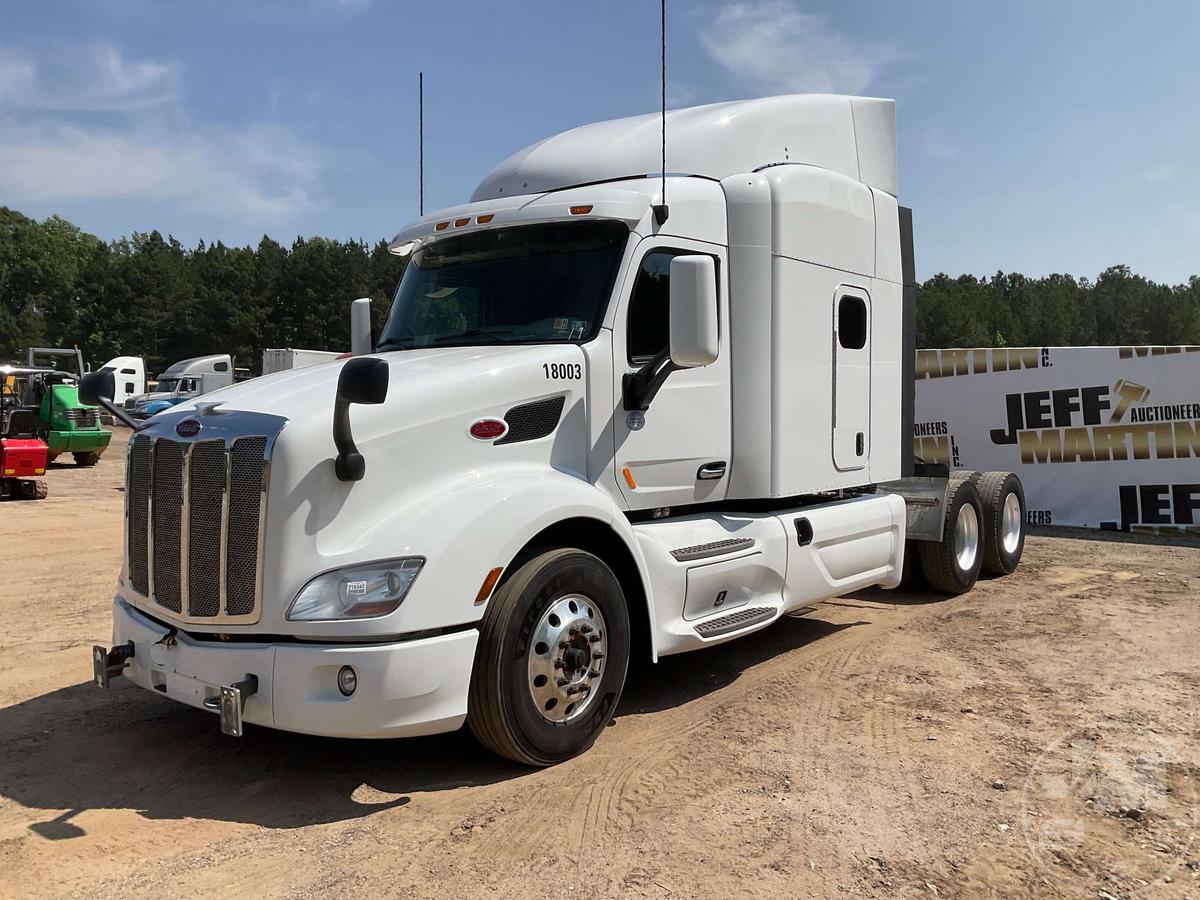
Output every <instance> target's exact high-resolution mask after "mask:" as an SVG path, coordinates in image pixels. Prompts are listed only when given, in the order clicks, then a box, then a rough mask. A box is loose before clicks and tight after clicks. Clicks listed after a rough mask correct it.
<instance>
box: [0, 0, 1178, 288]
mask: <svg viewBox="0 0 1200 900" xmlns="http://www.w3.org/2000/svg"><path fill="white" fill-rule="evenodd" d="M657 10H658V4H657V2H655V0H605V2H598V0H597V2H584V0H527V2H516V0H510V2H507V3H498V2H468V0H443V2H440V3H412V2H405V3H401V2H389V0H290V2H288V0H240V2H238V0H191V2H182V0H180V2H167V0H78V2H67V0H41V2H38V3H20V4H13V5H12V6H11V8H9V9H8V10H7V12H6V14H5V17H4V18H5V25H4V28H3V31H0V205H8V206H12V207H15V208H17V209H20V210H21V211H23V212H25V213H26V214H28V215H33V216H37V217H39V218H40V217H42V216H46V215H49V214H51V213H58V214H59V215H62V216H64V217H66V218H68V219H71V220H72V221H74V222H76V223H77V224H79V225H80V226H82V227H83V228H85V229H87V230H89V231H92V232H94V233H96V234H98V235H100V236H101V237H104V238H112V237H116V236H119V235H122V234H128V233H129V232H131V231H134V230H138V231H146V230H150V229H152V228H158V229H159V230H161V231H163V232H171V233H173V234H174V235H175V236H176V237H178V238H180V239H181V240H183V241H184V242H185V243H187V244H194V243H195V242H196V241H197V240H199V239H201V238H203V239H205V240H208V241H212V240H216V239H221V240H224V241H225V242H226V243H254V242H256V241H257V239H258V237H259V236H260V235H261V234H263V233H267V234H270V235H271V236H272V237H275V238H276V239H278V240H281V241H284V242H290V240H291V239H292V238H294V237H295V236H296V235H298V234H303V235H312V234H323V235H329V236H332V237H340V238H348V237H362V238H365V239H367V240H369V241H374V240H377V239H378V238H380V237H390V236H391V234H393V233H394V232H395V231H396V230H398V228H399V227H400V226H401V225H402V224H404V223H405V222H406V221H407V220H409V219H411V218H414V217H415V215H416V212H417V190H416V187H417V179H416V171H417V165H416V163H417V158H416V91H415V88H416V77H417V72H418V71H421V70H423V71H424V72H425V78H426V154H425V173H426V183H425V200H426V209H435V208H437V207H439V206H448V205H451V204H454V203H458V202H462V201H465V200H466V199H467V198H468V197H469V195H470V193H471V190H472V188H473V187H474V186H475V184H476V183H477V182H478V181H479V179H480V178H481V177H482V176H483V175H484V174H486V173H487V172H488V171H489V170H490V168H491V167H492V165H493V164H494V163H496V162H498V161H499V160H500V159H502V158H503V157H505V156H507V155H508V154H509V153H510V152H512V151H513V150H516V149H518V148H519V147H521V146H524V145H525V144H528V143H530V142H532V141H534V140H537V139H540V138H542V137H545V136H546V135H549V134H553V133H555V132H557V131H561V130H563V129H565V128H569V127H572V126H575V125H579V124H583V123H586V122H590V121H598V120H602V119H607V118H614V117H617V116H622V115H632V114H635V113H641V112H648V111H652V110H654V109H655V108H656V107H657V103H658V90H659V88H658V80H657V79H658V12H657ZM668 15H669V26H668V41H669V48H668V80H669V87H668V96H669V101H670V103H671V105H673V106H682V105H690V104H694V103H704V102H710V101H714V100H723V99H733V98H739V97H750V96H764V95H768V94H772V93H786V92H792V91H809V90H822V91H837V92H845V93H862V94H871V95H875V96H886V97H895V98H896V99H897V101H898V117H899V132H900V153H901V161H900V170H901V180H900V186H901V199H902V201H903V202H905V203H906V204H908V205H911V206H912V207H913V208H914V210H915V219H916V228H917V264H918V270H919V273H920V274H921V275H922V277H924V276H927V275H929V274H932V273H933V272H936V271H946V272H949V273H951V274H958V273H960V272H972V273H975V274H990V273H991V272H994V271H995V270H997V269H1004V270H1018V271H1023V272H1026V273H1027V274H1031V275H1038V274H1044V273H1047V272H1052V271H1058V272H1062V271H1067V272H1071V273H1074V274H1077V275H1089V276H1094V275H1095V274H1097V273H1098V272H1099V271H1100V270H1101V269H1103V268H1104V267H1106V266H1108V265H1112V264H1116V263H1125V264H1128V265H1130V266H1131V267H1133V268H1134V269H1135V270H1137V271H1140V272H1142V273H1144V274H1146V275H1149V276H1151V277H1153V278H1157V279H1160V280H1169V281H1182V280H1184V279H1186V278H1187V277H1188V276H1189V275H1191V274H1194V273H1198V272H1200V178H1197V171H1196V170H1197V165H1196V163H1197V160H1198V159H1200V114H1198V113H1197V110H1198V109H1200V101H1198V100H1197V97H1198V96H1200V66H1197V64H1196V52H1197V51H1196V48H1197V47H1198V46H1200V4H1197V3H1194V2H1191V0H1178V2H1166V0H1164V2H1146V3H1141V4H1131V3H1128V2H1119V3H1118V2H1108V0H1088V2H1084V0H1078V2H1075V3H1067V2H1054V3H1046V2H1014V0H1009V2H1005V3H999V4H996V3H992V4H984V3H975V2H963V3H958V2H950V0H946V2H913V3H903V4H901V3H894V2H856V3H853V4H848V3H834V2H816V0H740V2H739V0H715V2H707V0H703V2H701V0H697V2H686V0H669V13H668ZM668 168H669V161H668Z"/></svg>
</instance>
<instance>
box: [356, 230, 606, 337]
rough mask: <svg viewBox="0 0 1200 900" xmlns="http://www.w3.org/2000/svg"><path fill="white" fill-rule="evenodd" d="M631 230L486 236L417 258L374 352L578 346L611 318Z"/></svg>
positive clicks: (451, 242)
mask: <svg viewBox="0 0 1200 900" xmlns="http://www.w3.org/2000/svg"><path fill="white" fill-rule="evenodd" d="M628 237H629V229H628V228H626V227H625V226H624V225H623V224H621V223H620V222H611V221H608V222H602V221H593V222H558V223H553V224H548V225H523V226H518V227H514V228H504V229H496V230H494V231H480V232H475V233H473V234H464V235H461V236H457V237H452V238H446V239H444V240H440V241H437V242H436V243H434V244H431V245H429V246H427V247H423V248H421V249H420V250H418V251H417V252H416V253H415V254H413V258H412V260H411V261H410V262H409V264H408V267H407V268H406V269H405V270H404V276H403V277H402V278H401V279H400V287H399V288H398V289H397V290H396V298H395V300H394V301H393V302H392V309H391V312H390V313H389V315H388V320H387V324H386V325H385V326H384V328H383V334H382V335H381V336H380V340H379V343H378V345H377V346H376V349H377V350H381V351H383V350H409V349H412V348H414V347H461V346H471V345H481V344H529V343H562V342H567V341H571V342H579V341H586V340H588V339H590V338H591V337H592V336H593V335H594V334H595V333H596V329H597V328H598V327H599V325H600V320H601V319H602V318H603V317H604V309H605V306H606V304H607V303H608V298H609V295H610V294H611V293H612V287H613V282H614V280H615V279H616V275H617V269H618V267H619V265H620V262H621V254H622V252H623V250H624V248H625V242H626V240H627V239H628Z"/></svg>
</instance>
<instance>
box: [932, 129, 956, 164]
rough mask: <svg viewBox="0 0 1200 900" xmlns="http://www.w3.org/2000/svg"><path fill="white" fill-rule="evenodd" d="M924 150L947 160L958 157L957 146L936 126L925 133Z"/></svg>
mask: <svg viewBox="0 0 1200 900" xmlns="http://www.w3.org/2000/svg"><path fill="white" fill-rule="evenodd" d="M925 152H926V153H928V154H929V155H930V156H932V157H933V158H934V159H942V160H946V161H947V162H951V161H953V160H956V159H958V147H957V146H956V145H955V144H954V143H952V142H951V141H950V139H949V138H947V137H946V135H945V133H944V132H943V131H942V129H940V128H938V127H936V126H935V127H933V128H931V129H929V131H927V132H926V133H925Z"/></svg>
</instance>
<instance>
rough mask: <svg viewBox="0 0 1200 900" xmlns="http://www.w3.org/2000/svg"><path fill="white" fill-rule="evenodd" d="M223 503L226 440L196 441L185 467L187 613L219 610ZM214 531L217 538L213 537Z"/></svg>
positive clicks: (212, 613) (214, 613) (212, 612)
mask: <svg viewBox="0 0 1200 900" xmlns="http://www.w3.org/2000/svg"><path fill="white" fill-rule="evenodd" d="M259 468H261V466H260V467H259ZM224 505H225V442H224V441H200V442H198V443H195V444H193V445H192V453H191V459H190V461H189V468H188V615H189V616H215V615H218V614H219V613H220V612H221V541H220V534H221V517H222V515H223V507H224ZM214 534H216V535H217V536H218V539H217V540H213V535H214Z"/></svg>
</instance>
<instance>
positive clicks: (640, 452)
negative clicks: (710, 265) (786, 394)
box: [613, 238, 731, 509]
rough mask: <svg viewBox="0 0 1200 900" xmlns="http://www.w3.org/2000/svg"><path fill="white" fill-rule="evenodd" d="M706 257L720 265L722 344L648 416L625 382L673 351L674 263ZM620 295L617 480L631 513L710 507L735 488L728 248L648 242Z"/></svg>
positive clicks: (678, 377)
mask: <svg viewBox="0 0 1200 900" xmlns="http://www.w3.org/2000/svg"><path fill="white" fill-rule="evenodd" d="M688 254H705V255H708V256H711V257H713V258H714V259H716V261H717V279H718V285H717V297H718V303H719V333H720V345H719V352H718V355H717V359H716V361H715V362H713V363H711V364H710V365H707V366H701V367H697V368H693V369H679V370H677V371H674V372H672V373H671V374H670V375H668V376H667V378H666V381H664V382H663V384H662V387H661V388H660V389H659V391H658V393H657V394H656V395H655V396H654V398H653V400H651V402H650V407H649V409H647V410H646V411H645V412H644V413H643V412H638V411H630V410H626V409H625V408H624V404H623V403H622V387H623V379H624V376H625V375H626V374H632V373H634V372H636V371H638V369H639V368H640V367H641V366H643V365H644V364H645V363H646V362H647V361H648V360H650V359H652V358H653V357H654V356H655V354H657V353H659V352H660V351H662V350H664V349H666V348H667V346H668V344H669V341H670V338H669V335H670V309H669V299H670V272H671V260H673V259H674V258H676V257H677V256H682V255H688ZM634 260H635V262H634V264H633V265H632V266H630V268H629V272H628V274H627V276H626V279H625V283H624V285H623V287H622V290H621V294H620V297H621V305H620V307H619V308H618V310H617V317H616V321H615V323H614V326H613V374H614V377H615V380H616V383H615V385H614V391H613V394H614V399H615V405H616V409H615V410H614V412H613V438H614V442H615V447H614V454H613V458H614V465H615V467H616V472H615V473H614V474H615V477H616V481H617V484H618V485H619V486H620V489H621V491H622V493H623V494H624V496H625V499H626V501H627V502H628V503H629V506H630V508H631V509H652V508H657V507H663V506H681V505H684V504H688V503H705V502H711V501H714V500H721V499H723V498H724V497H725V493H726V488H727V485H728V483H729V465H730V462H731V459H730V441H731V424H730V383H729V300H728V294H727V290H726V283H725V272H726V269H727V266H726V260H725V252H724V248H721V247H717V246H714V245H711V244H705V243H701V242H698V241H686V240H681V239H674V238H669V239H667V238H647V239H646V240H644V241H643V242H642V243H641V245H640V246H639V247H638V249H637V252H636V253H635V256H634Z"/></svg>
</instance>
